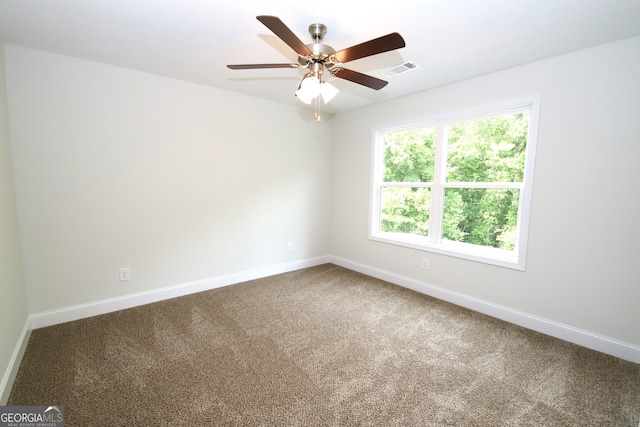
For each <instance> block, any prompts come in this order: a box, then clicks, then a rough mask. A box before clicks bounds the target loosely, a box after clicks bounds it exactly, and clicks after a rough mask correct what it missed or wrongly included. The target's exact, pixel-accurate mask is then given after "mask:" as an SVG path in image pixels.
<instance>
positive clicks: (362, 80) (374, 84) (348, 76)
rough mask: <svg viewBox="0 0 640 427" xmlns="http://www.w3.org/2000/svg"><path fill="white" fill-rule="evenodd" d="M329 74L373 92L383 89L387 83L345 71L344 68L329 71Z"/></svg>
mask: <svg viewBox="0 0 640 427" xmlns="http://www.w3.org/2000/svg"><path fill="white" fill-rule="evenodd" d="M331 74H333V75H334V76H336V77H339V78H341V79H345V80H349V81H351V82H354V83H358V84H361V85H363V86H367V87H370V88H371V89H375V90H380V89H382V88H383V87H385V86H386V85H387V83H389V82H386V81H384V80H380V79H378V78H376V77H373V76H369V75H367V74H362V73H359V72H357V71H353V70H347V69H346V68H339V69H337V70H331Z"/></svg>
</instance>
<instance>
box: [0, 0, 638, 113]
mask: <svg viewBox="0 0 640 427" xmlns="http://www.w3.org/2000/svg"><path fill="white" fill-rule="evenodd" d="M257 15H275V16H278V17H279V18H280V19H281V20H282V21H283V22H284V23H285V24H286V25H287V26H288V27H289V28H290V29H291V30H292V31H293V32H294V33H295V34H296V35H297V36H298V37H299V38H300V39H301V40H302V41H304V42H305V43H311V39H310V36H309V33H308V30H307V28H308V26H309V25H310V24H312V23H315V22H320V23H323V24H325V25H326V26H327V27H328V32H327V35H326V37H325V40H324V43H326V44H328V45H330V46H332V47H333V48H334V49H336V50H340V49H344V48H346V47H349V46H352V45H355V44H359V43H362V42H364V41H367V40H371V39H373V38H376V37H379V36H382V35H385V34H388V33H391V32H399V33H400V34H401V35H402V36H403V37H404V39H405V41H406V44H407V46H406V47H405V48H403V49H400V50H397V51H393V52H387V53H383V54H379V55H376V56H373V57H369V58H364V59H359V60H356V61H352V62H348V63H346V64H345V65H344V67H345V68H350V69H353V70H356V71H360V72H363V73H366V74H370V75H372V76H375V77H378V78H382V79H384V80H388V81H389V84H388V85H387V86H386V87H385V88H383V89H382V90H380V91H375V90H372V89H369V88H366V87H363V86H360V85H357V84H355V83H351V82H348V81H345V80H341V79H337V78H332V79H331V80H332V83H333V84H334V86H336V87H338V88H339V89H340V90H341V92H340V93H339V94H338V95H337V96H336V97H335V98H334V99H333V100H332V101H331V103H330V104H329V105H327V106H323V107H322V109H323V111H325V112H328V113H337V112H341V111H346V110H349V109H353V108H357V107H360V106H364V105H367V104H370V103H374V102H377V101H380V100H385V99H390V98H394V97H398V96H402V95H406V94H409V93H412V92H418V91H422V90H425V89H428V88H432V87H435V86H439V85H442V84H446V83H450V82H453V81H457V80H461V79H466V78H469V77H473V76H477V75H481V74H485V73H489V72H493V71H497V70H501V69H505V68H509V67H513V66H516V65H520V64H524V63H528V62H532V61H536V60H539V59H543V58H547V57H551V56H555V55H559V54H563V53H566V52H570V51H573V50H578V49H583V48H586V47H590V46H595V45H598V44H603V43H608V42H612V41H615V40H620V39H624V38H628V37H634V36H638V35H640V0H390V1H387V2H375V4H374V2H363V1H348V0H324V1H316V2H313V1H312V2H302V1H300V0H277V1H276V0H0V38H2V39H3V40H4V41H5V42H7V43H12V44H16V45H22V46H27V47H33V48H36V49H41V50H46V51H51V52H55V53H60V54H64V55H70V56H74V57H79V58H84V59H89V60H94V61H99V62H104V63H108V64H113V65H117V66H122V67H127V68H131V69H136V70H141V71H146V72H150V73H154V74H159V75H163V76H168V77H173V78H177V79H182V80H186V81H191V82H195V83H199V84H203V85H208V86H213V87H216V88H221V89H226V90H230V91H234V92H240V93H244V94H248V95H253V96H258V97H262V98H267V99H270V100H274V101H278V102H282V103H287V104H291V105H297V106H299V107H301V108H302V107H306V106H304V105H303V104H301V103H300V102H299V101H298V100H297V98H296V97H295V96H294V91H295V89H296V88H297V86H298V83H299V81H300V79H301V76H302V74H304V70H296V69H261V70H242V71H238V70H236V71H233V70H229V69H228V68H227V67H226V64H241V63H282V62H296V61H297V56H296V54H295V53H294V52H293V51H292V50H291V49H290V48H289V47H288V46H287V45H286V44H284V43H283V42H282V41H281V40H280V39H278V38H277V37H276V36H275V35H273V33H271V31H270V30H269V29H268V28H266V27H265V26H264V25H263V24H261V23H260V22H259V21H258V20H257V19H256V18H255V17H256V16H257ZM405 61H412V62H415V63H416V64H417V65H418V66H419V67H420V68H418V69H416V70H413V71H410V72H408V73H406V74H402V75H399V76H395V77H392V78H386V77H384V76H382V75H381V74H380V73H381V72H382V71H385V70H388V69H389V68H392V67H394V66H396V65H399V64H401V63H403V62H405Z"/></svg>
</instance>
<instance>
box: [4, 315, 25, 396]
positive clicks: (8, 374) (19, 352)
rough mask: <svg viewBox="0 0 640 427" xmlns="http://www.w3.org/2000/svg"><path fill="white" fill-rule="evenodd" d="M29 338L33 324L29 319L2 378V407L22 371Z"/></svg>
mask: <svg viewBox="0 0 640 427" xmlns="http://www.w3.org/2000/svg"><path fill="white" fill-rule="evenodd" d="M29 336H31V322H30V321H29V319H28V318H27V319H26V321H25V323H24V327H23V328H22V332H20V336H19V337H18V342H17V343H16V346H15V348H14V349H13V354H11V359H10V360H9V365H8V366H7V369H6V370H5V372H4V375H3V376H2V382H1V383H0V405H6V404H7V401H8V400H9V395H10V394H11V388H12V387H13V382H14V380H15V379H16V375H18V369H20V362H21V361H22V356H24V352H25V350H26V349H27V343H28V342H29Z"/></svg>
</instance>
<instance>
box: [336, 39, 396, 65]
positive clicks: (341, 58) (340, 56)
mask: <svg viewBox="0 0 640 427" xmlns="http://www.w3.org/2000/svg"><path fill="white" fill-rule="evenodd" d="M405 46H406V44H405V42H404V39H403V38H402V36H401V35H400V34H398V33H391V34H387V35H386V36H382V37H378V38H377V39H373V40H369V41H368V42H364V43H360V44H358V45H355V46H351V47H348V48H346V49H342V50H340V51H338V52H336V53H334V54H333V56H334V57H335V58H336V60H337V61H338V62H349V61H353V60H354V59H360V58H364V57H365V56H371V55H377V54H379V53H383V52H388V51H390V50H394V49H400V48H402V47H405Z"/></svg>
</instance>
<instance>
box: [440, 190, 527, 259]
mask: <svg viewBox="0 0 640 427" xmlns="http://www.w3.org/2000/svg"><path fill="white" fill-rule="evenodd" d="M519 200H520V190H517V189H477V188H474V189H470V188H447V189H445V193H444V215H443V223H442V226H443V232H442V237H443V239H446V240H453V241H456V242H463V243H471V244H474V245H481V246H487V247H492V248H501V249H506V250H514V249H515V246H516V235H517V225H518V204H519Z"/></svg>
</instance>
